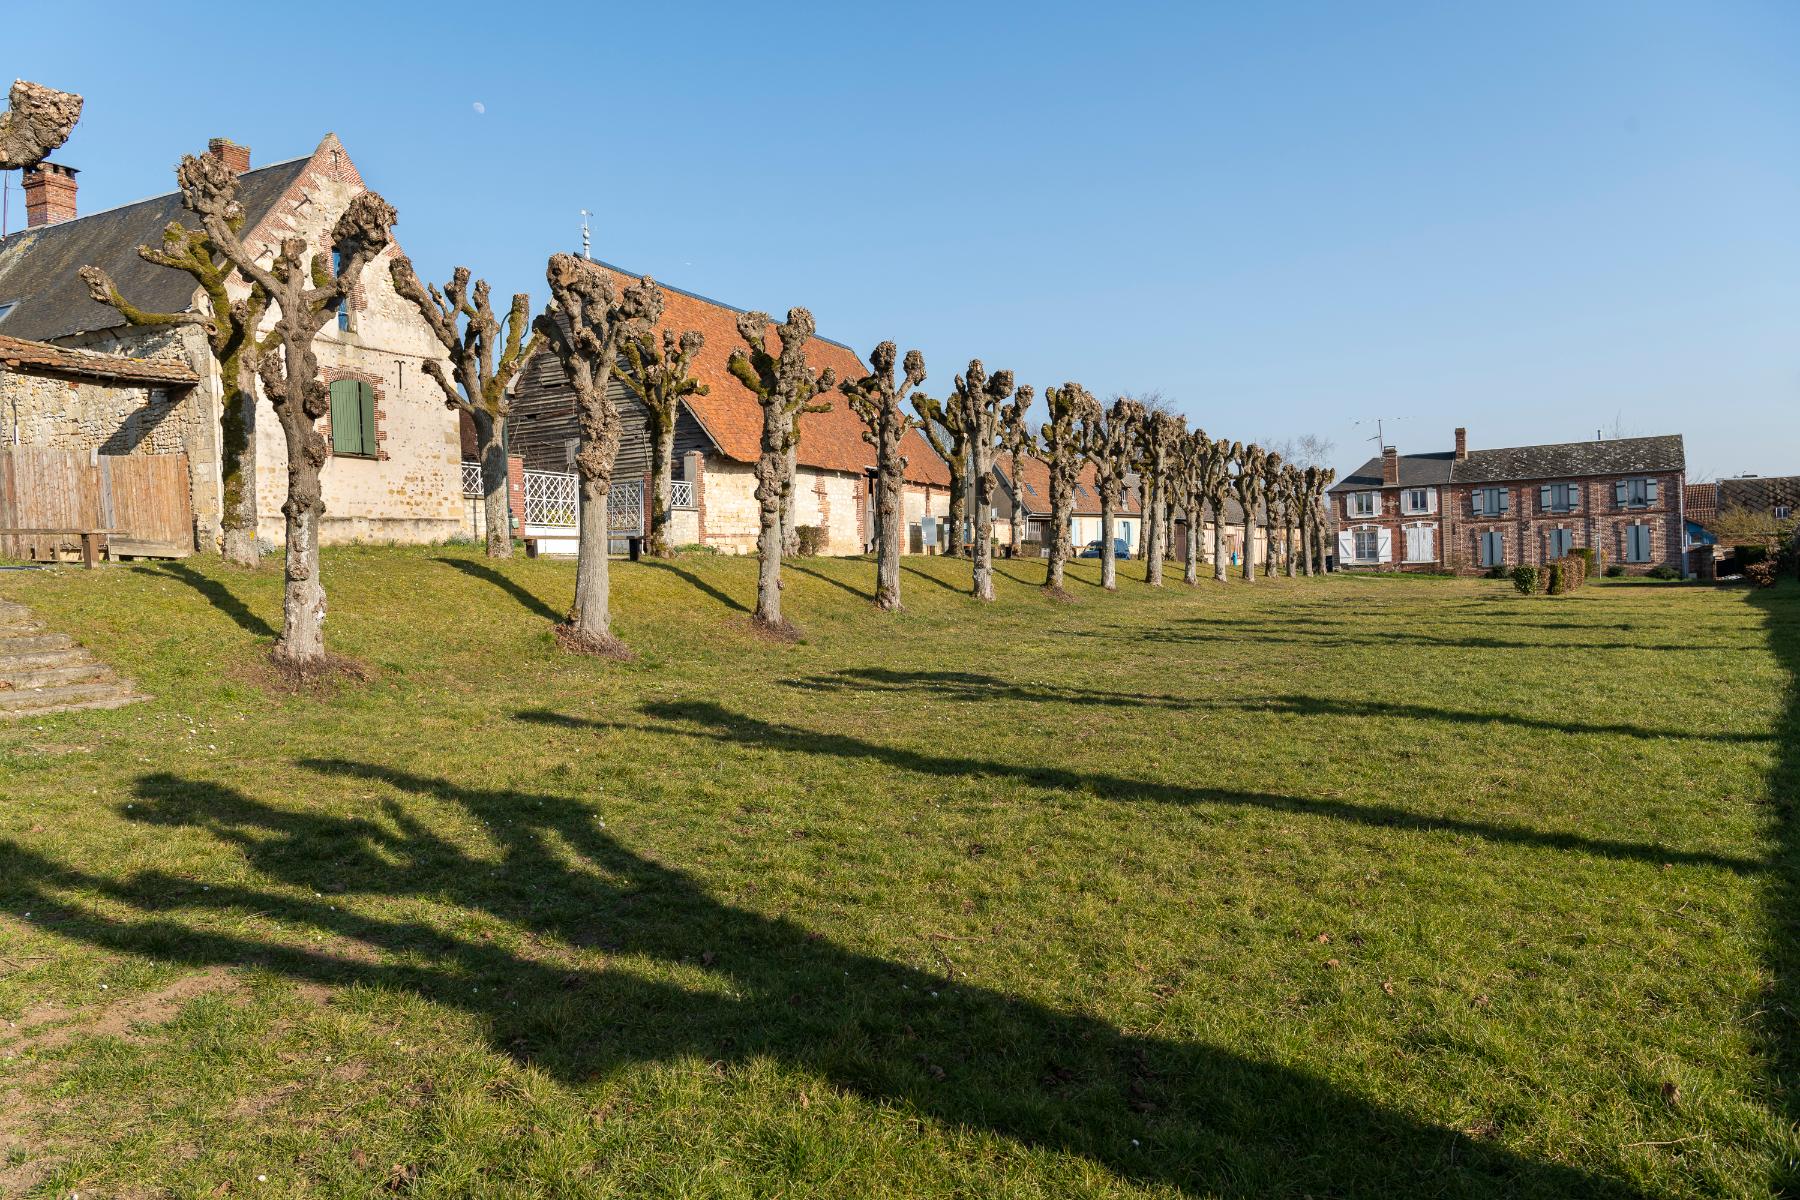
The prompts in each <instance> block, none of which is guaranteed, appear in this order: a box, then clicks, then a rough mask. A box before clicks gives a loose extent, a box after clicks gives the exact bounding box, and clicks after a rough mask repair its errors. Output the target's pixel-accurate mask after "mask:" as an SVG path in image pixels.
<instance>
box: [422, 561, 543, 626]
mask: <svg viewBox="0 0 1800 1200" xmlns="http://www.w3.org/2000/svg"><path fill="white" fill-rule="evenodd" d="M431 561H432V562H434V563H442V564H443V565H444V566H446V567H449V568H451V569H452V570H455V571H461V572H462V573H463V574H464V575H467V576H468V577H469V578H471V579H480V580H483V581H485V582H487V583H491V584H493V585H494V586H495V587H497V588H499V589H500V590H501V591H503V592H505V593H506V594H507V595H509V596H511V597H512V598H513V599H514V600H517V601H518V602H519V603H520V604H521V605H523V606H524V607H525V608H526V609H528V610H530V611H531V612H533V613H536V614H537V615H538V616H540V617H543V618H544V619H545V620H546V621H552V622H555V623H558V624H560V623H561V622H562V620H563V618H564V617H566V616H567V615H568V614H567V613H559V612H557V611H556V610H555V609H554V608H551V607H550V606H549V605H548V604H546V603H545V602H544V601H542V600H540V599H538V597H537V595H536V593H534V592H532V591H530V590H529V589H528V588H526V587H524V586H523V585H521V584H520V583H519V582H518V581H517V580H514V579H512V578H510V577H508V576H507V574H506V573H505V572H504V571H496V570H495V569H494V568H493V567H490V566H488V565H487V564H486V563H478V562H475V561H474V560H473V559H467V558H434V559H432V560H431Z"/></svg>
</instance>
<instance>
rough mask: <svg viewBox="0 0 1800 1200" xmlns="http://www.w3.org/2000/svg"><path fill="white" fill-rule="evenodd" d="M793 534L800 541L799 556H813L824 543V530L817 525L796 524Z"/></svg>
mask: <svg viewBox="0 0 1800 1200" xmlns="http://www.w3.org/2000/svg"><path fill="white" fill-rule="evenodd" d="M794 535H795V537H796V538H798V539H799V542H800V557H801V558H814V557H816V556H817V555H818V553H819V550H820V549H821V548H822V547H823V546H824V545H825V530H824V529H823V528H821V527H820V526H818V525H797V526H795V527H794Z"/></svg>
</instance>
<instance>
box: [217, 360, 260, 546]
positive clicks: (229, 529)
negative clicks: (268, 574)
mask: <svg viewBox="0 0 1800 1200" xmlns="http://www.w3.org/2000/svg"><path fill="white" fill-rule="evenodd" d="M255 397H256V392H255V390H254V387H253V388H252V390H251V391H250V392H249V393H248V395H244V394H241V393H240V394H239V395H238V396H237V397H236V398H235V399H233V398H230V397H228V398H227V399H226V404H227V405H228V409H227V411H226V412H225V414H224V417H223V420H221V422H220V426H221V428H220V431H219V432H220V441H221V443H222V445H221V451H222V453H221V455H220V457H221V459H222V462H221V468H222V469H221V471H220V477H221V478H220V482H221V483H223V484H224V497H223V499H224V505H223V508H224V514H223V516H224V519H223V520H222V521H221V522H220V524H221V525H222V526H223V528H222V530H221V532H222V533H223V535H224V536H223V538H222V543H223V544H222V545H221V547H220V551H221V553H222V554H223V555H224V557H225V561H226V562H228V563H233V564H235V565H237V566H240V567H258V566H261V565H262V551H261V550H260V549H259V548H258V547H257V544H256V527H257V523H258V520H259V517H260V514H259V513H258V512H257V511H256V399H255Z"/></svg>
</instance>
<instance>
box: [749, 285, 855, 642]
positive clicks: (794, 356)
mask: <svg viewBox="0 0 1800 1200" xmlns="http://www.w3.org/2000/svg"><path fill="white" fill-rule="evenodd" d="M815 328H816V326H815V325H814V324H813V315H812V313H810V312H808V311H807V310H806V309H804V308H790V309H789V310H788V317H787V323H786V324H784V325H777V326H776V327H775V331H776V335H777V336H778V337H779V338H780V339H781V349H780V350H779V351H778V352H777V353H775V354H771V353H769V348H768V333H769V314H768V313H762V312H749V313H741V314H739V316H738V319H737V330H738V336H739V337H740V338H742V339H744V345H745V346H747V347H749V353H748V354H746V353H745V352H744V350H742V349H735V350H733V351H732V352H731V358H730V360H729V361H728V362H727V363H726V367H727V368H728V369H729V370H730V371H731V373H732V375H733V376H734V377H735V378H736V379H737V380H738V382H739V383H742V384H743V385H744V386H745V387H746V388H748V389H749V390H750V392H751V394H753V395H754V396H755V397H756V401H757V403H758V404H760V405H762V410H763V428H762V446H761V453H760V454H759V456H758V457H757V460H756V502H757V505H758V506H759V507H760V509H761V511H762V527H761V530H760V531H759V533H758V535H757V539H756V549H757V553H758V554H759V555H760V556H761V558H762V562H761V564H760V569H759V570H758V572H757V578H756V616H755V620H756V622H757V624H759V625H761V626H763V627H764V628H765V629H768V630H771V631H773V632H776V633H781V634H784V635H788V634H792V633H793V626H791V625H789V624H788V623H787V621H786V620H784V619H783V618H782V615H781V554H782V549H783V547H782V530H781V520H782V512H783V510H784V508H785V507H786V506H789V505H791V504H792V492H793V486H794V481H793V477H792V476H791V475H789V474H788V473H787V470H786V465H787V461H788V455H789V452H790V451H791V450H792V449H793V441H794V438H795V436H796V434H795V422H796V421H797V420H798V419H799V415H800V413H801V411H802V410H803V409H805V408H806V407H807V406H808V405H809V404H811V403H812V401H813V397H815V396H817V395H818V394H819V393H820V392H826V391H830V390H831V389H832V388H833V387H835V386H836V385H837V374H836V373H835V372H834V371H832V369H831V368H830V367H827V368H825V370H824V371H823V372H819V373H815V372H814V371H813V369H812V366H811V365H810V364H809V363H808V362H807V361H806V343H807V342H809V341H811V340H812V336H813V331H814V329H815Z"/></svg>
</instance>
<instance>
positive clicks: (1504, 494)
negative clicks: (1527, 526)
mask: <svg viewBox="0 0 1800 1200" xmlns="http://www.w3.org/2000/svg"><path fill="white" fill-rule="evenodd" d="M1498 490H1499V494H1500V513H1501V515H1502V516H1504V515H1505V514H1506V513H1508V512H1511V511H1512V490H1511V489H1510V488H1500V489H1498Z"/></svg>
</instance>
